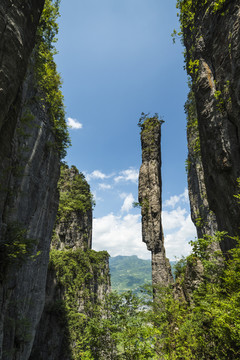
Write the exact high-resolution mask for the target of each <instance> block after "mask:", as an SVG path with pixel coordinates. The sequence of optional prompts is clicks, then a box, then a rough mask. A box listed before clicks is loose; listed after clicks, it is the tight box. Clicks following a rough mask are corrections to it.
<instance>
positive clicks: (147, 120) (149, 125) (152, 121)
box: [138, 112, 164, 131]
mask: <svg viewBox="0 0 240 360" xmlns="http://www.w3.org/2000/svg"><path fill="white" fill-rule="evenodd" d="M163 123H164V120H163V119H161V118H160V119H159V116H158V114H157V113H155V114H154V116H153V117H150V116H149V113H147V114H145V113H144V112H142V113H141V116H140V118H139V121H138V126H139V127H140V129H141V131H151V130H152V129H153V128H154V127H155V126H158V125H159V124H160V125H162V124H163Z"/></svg>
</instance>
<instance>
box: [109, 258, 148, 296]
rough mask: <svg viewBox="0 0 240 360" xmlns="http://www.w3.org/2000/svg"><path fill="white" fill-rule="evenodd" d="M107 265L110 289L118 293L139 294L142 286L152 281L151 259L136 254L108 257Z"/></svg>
mask: <svg viewBox="0 0 240 360" xmlns="http://www.w3.org/2000/svg"><path fill="white" fill-rule="evenodd" d="M109 266H110V273H111V285H112V289H113V290H116V291H117V292H118V293H123V292H126V291H132V292H133V293H135V294H140V292H141V288H142V286H143V285H144V284H150V283H151V281H152V267H151V261H150V260H142V259H139V258H138V257H137V256H136V255H133V256H116V257H110V259H109Z"/></svg>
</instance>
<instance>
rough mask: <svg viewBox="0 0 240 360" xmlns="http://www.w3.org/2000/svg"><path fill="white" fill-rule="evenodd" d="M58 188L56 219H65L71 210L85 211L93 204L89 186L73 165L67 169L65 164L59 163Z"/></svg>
mask: <svg viewBox="0 0 240 360" xmlns="http://www.w3.org/2000/svg"><path fill="white" fill-rule="evenodd" d="M58 188H59V192H60V200H59V208H58V219H59V220H60V221H63V220H64V219H66V218H67V216H68V215H69V214H70V213H71V212H73V211H78V212H81V213H85V212H86V211H88V210H91V209H92V207H93V206H94V200H93V196H92V194H91V192H90V186H89V184H88V183H87V181H86V179H85V177H84V175H83V174H82V173H79V172H78V170H77V168H76V167H75V166H72V169H69V168H68V166H67V165H65V164H62V165H61V174H60V179H59V182H58Z"/></svg>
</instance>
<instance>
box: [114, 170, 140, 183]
mask: <svg viewBox="0 0 240 360" xmlns="http://www.w3.org/2000/svg"><path fill="white" fill-rule="evenodd" d="M114 181H115V182H117V183H118V182H119V181H131V182H134V183H137V181H138V170H136V169H133V168H130V169H127V170H123V171H120V173H119V176H116V177H115V178H114Z"/></svg>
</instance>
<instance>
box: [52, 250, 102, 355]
mask: <svg viewBox="0 0 240 360" xmlns="http://www.w3.org/2000/svg"><path fill="white" fill-rule="evenodd" d="M107 259H108V254H107V252H105V251H102V252H96V251H94V250H87V251H83V250H64V251H59V250H52V251H51V252H50V262H49V268H50V269H52V270H54V272H55V273H56V279H57V283H58V286H59V287H60V288H62V289H64V299H61V300H57V301H56V302H55V303H54V304H53V305H52V307H51V309H49V311H50V312H51V313H52V314H55V316H56V317H57V319H58V321H59V323H60V324H61V326H63V327H64V329H65V339H64V342H65V343H64V347H65V351H66V353H67V355H68V356H69V358H71V359H73V360H78V359H88V357H83V354H84V353H85V352H86V353H89V352H91V351H93V352H94V351H95V350H94V348H91V344H92V343H93V342H94V341H95V342H96V343H97V342H98V339H97V338H94V339H92V338H88V334H87V332H88V331H89V328H90V327H91V326H93V324H92V322H91V319H93V318H94V319H95V321H97V319H98V318H99V317H100V300H99V299H98V298H97V293H96V290H95V289H96V286H101V285H105V286H106V285H107V283H108V280H107V277H108V273H107V271H106V262H107ZM96 279H97V280H96ZM96 281H97V283H96ZM79 303H81V304H82V305H83V308H84V309H83V310H82V312H79ZM90 349H91V350H90ZM96 351H98V350H96ZM69 352H71V357H70V354H69ZM95 358H97V357H95ZM89 359H92V357H89Z"/></svg>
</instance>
